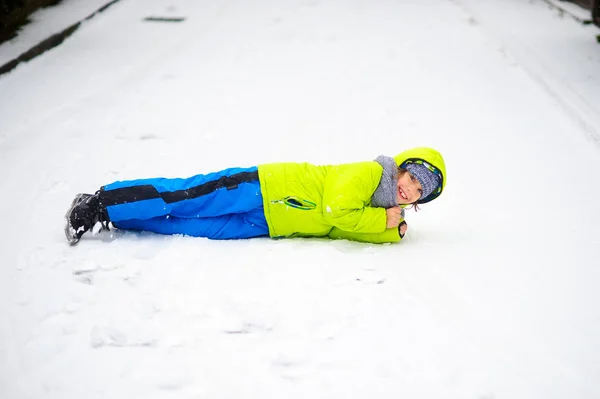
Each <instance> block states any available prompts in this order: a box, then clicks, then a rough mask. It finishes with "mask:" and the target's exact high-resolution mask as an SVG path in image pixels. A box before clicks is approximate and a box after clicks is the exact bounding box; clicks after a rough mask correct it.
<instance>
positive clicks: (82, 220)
mask: <svg viewBox="0 0 600 399" xmlns="http://www.w3.org/2000/svg"><path fill="white" fill-rule="evenodd" d="M65 219H67V223H66V225H65V235H66V236H67V240H69V244H71V245H75V244H77V243H78V242H79V239H80V238H81V236H82V235H83V234H85V232H87V231H88V230H91V229H92V228H93V227H94V226H95V225H96V223H98V222H100V223H101V224H102V228H103V229H107V230H109V228H108V223H109V222H110V220H109V218H108V213H107V212H106V209H105V208H104V207H103V206H102V204H101V203H100V199H99V198H98V193H96V194H94V195H92V194H77V195H76V196H75V199H74V200H73V202H72V203H71V207H70V208H69V210H68V211H67V213H66V214H65Z"/></svg>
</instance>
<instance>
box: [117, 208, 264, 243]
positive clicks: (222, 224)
mask: <svg viewBox="0 0 600 399" xmlns="http://www.w3.org/2000/svg"><path fill="white" fill-rule="evenodd" d="M115 226H116V227H118V228H121V229H128V230H140V231H152V232H154V233H159V234H184V235H188V236H194V237H207V238H210V239H213V240H229V239H236V238H252V237H263V236H268V235H269V228H268V226H267V221H266V219H265V216H264V210H263V207H262V206H260V207H259V208H257V209H254V210H251V211H249V212H246V213H240V214H232V215H223V216H216V217H210V218H195V219H189V218H177V217H173V216H161V217H157V218H153V219H147V220H136V219H134V220H122V221H119V222H117V223H115Z"/></svg>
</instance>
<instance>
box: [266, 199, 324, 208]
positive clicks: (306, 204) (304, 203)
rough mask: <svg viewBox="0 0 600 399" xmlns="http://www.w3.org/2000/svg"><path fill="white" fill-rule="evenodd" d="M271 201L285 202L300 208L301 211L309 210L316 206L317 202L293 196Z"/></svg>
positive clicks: (275, 202) (274, 202)
mask: <svg viewBox="0 0 600 399" xmlns="http://www.w3.org/2000/svg"><path fill="white" fill-rule="evenodd" d="M271 203H273V204H285V205H287V206H291V207H292V208H296V209H300V210H303V211H310V210H312V209H315V208H316V207H317V204H316V203H314V202H312V201H309V200H306V199H303V198H299V197H294V196H289V197H285V198H284V199H283V200H273V201H271Z"/></svg>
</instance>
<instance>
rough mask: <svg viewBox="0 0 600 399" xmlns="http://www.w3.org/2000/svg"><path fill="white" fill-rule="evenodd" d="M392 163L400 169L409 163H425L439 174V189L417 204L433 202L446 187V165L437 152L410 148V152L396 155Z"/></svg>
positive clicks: (422, 148)
mask: <svg viewBox="0 0 600 399" xmlns="http://www.w3.org/2000/svg"><path fill="white" fill-rule="evenodd" d="M394 161H396V164H397V165H398V166H399V167H401V168H403V167H405V166H406V165H407V164H408V163H411V162H415V163H422V162H426V163H428V164H429V165H431V166H433V168H434V169H435V170H437V172H439V175H440V178H441V181H442V184H441V185H440V187H439V188H438V189H437V190H435V191H434V192H432V193H431V194H429V195H428V196H427V197H425V198H423V199H419V200H418V201H417V204H424V203H426V202H429V201H433V200H434V199H436V198H437V197H439V196H440V195H441V194H442V191H444V188H445V187H446V163H445V162H444V158H443V157H442V154H440V153H439V152H438V151H436V150H434V149H433V148H429V147H418V148H412V149H410V150H406V151H404V152H401V153H400V154H398V155H396V156H395V157H394Z"/></svg>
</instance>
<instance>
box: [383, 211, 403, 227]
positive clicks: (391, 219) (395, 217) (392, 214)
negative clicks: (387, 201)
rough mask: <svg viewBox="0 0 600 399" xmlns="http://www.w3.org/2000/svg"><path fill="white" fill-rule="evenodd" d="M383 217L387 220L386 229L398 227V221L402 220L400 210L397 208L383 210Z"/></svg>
mask: <svg viewBox="0 0 600 399" xmlns="http://www.w3.org/2000/svg"><path fill="white" fill-rule="evenodd" d="M385 216H386V218H387V221H386V227H387V228H388V229H391V228H393V227H398V225H399V224H400V219H401V218H402V208H400V207H399V206H395V207H393V208H388V209H386V210H385Z"/></svg>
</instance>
